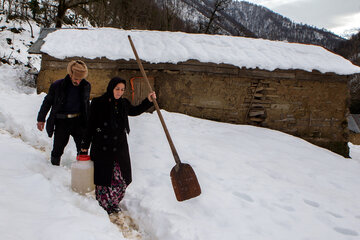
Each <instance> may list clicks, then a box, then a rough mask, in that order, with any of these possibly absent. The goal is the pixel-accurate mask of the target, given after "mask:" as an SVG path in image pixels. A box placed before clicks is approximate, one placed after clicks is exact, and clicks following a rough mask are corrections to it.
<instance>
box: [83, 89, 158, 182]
mask: <svg viewBox="0 0 360 240" xmlns="http://www.w3.org/2000/svg"><path fill="white" fill-rule="evenodd" d="M151 106H153V104H152V103H151V102H150V101H149V100H148V99H147V98H146V99H144V100H143V101H142V103H141V104H140V105H138V106H133V105H131V103H130V101H129V100H127V99H124V98H120V99H118V100H115V99H114V98H113V97H112V96H110V94H109V93H105V94H104V95H102V96H101V97H97V98H94V99H93V100H92V101H91V105H90V117H89V124H88V130H87V134H86V137H85V139H84V141H83V144H82V148H85V149H88V148H89V146H90V143H91V149H90V156H91V160H92V161H94V183H95V185H100V186H110V185H111V179H112V174H113V168H114V162H115V161H118V162H119V163H120V168H121V174H122V177H123V178H124V180H125V182H126V184H127V185H129V184H130V183H131V181H132V178H131V164H130V155H129V147H128V143H127V137H126V133H129V132H130V128H129V120H128V116H137V115H140V114H141V113H143V112H145V111H146V110H147V109H149V108H150V107H151ZM115 107H116V109H117V113H116V111H115Z"/></svg>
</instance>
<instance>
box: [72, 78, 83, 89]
mask: <svg viewBox="0 0 360 240" xmlns="http://www.w3.org/2000/svg"><path fill="white" fill-rule="evenodd" d="M70 78H71V82H72V84H73V85H74V86H76V87H77V86H79V84H80V82H81V80H82V79H81V78H80V79H77V78H75V77H74V75H70Z"/></svg>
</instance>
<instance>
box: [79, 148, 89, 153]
mask: <svg viewBox="0 0 360 240" xmlns="http://www.w3.org/2000/svg"><path fill="white" fill-rule="evenodd" d="M80 151H81V152H87V151H88V149H85V148H82V149H80Z"/></svg>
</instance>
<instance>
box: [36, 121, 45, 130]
mask: <svg viewBox="0 0 360 240" xmlns="http://www.w3.org/2000/svg"><path fill="white" fill-rule="evenodd" d="M44 126H45V122H38V123H37V128H38V129H39V130H40V131H42V130H43V129H44Z"/></svg>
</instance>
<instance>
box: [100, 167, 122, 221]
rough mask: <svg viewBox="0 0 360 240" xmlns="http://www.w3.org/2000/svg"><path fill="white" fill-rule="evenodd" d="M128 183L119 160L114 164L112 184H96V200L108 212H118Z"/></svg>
mask: <svg viewBox="0 0 360 240" xmlns="http://www.w3.org/2000/svg"><path fill="white" fill-rule="evenodd" d="M126 187H127V186H126V183H125V180H124V179H123V177H122V176H121V171H120V165H119V163H118V162H115V164H114V170H113V177H112V180H111V186H110V187H107V186H98V185H96V186H95V195H96V200H98V202H99V204H100V206H101V207H103V208H104V209H105V210H106V211H107V212H108V214H111V213H114V212H118V211H119V204H120V201H121V200H122V199H123V198H124V196H125V190H126Z"/></svg>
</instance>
